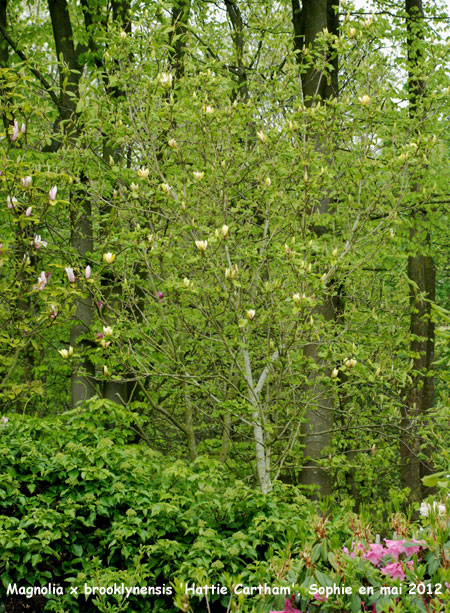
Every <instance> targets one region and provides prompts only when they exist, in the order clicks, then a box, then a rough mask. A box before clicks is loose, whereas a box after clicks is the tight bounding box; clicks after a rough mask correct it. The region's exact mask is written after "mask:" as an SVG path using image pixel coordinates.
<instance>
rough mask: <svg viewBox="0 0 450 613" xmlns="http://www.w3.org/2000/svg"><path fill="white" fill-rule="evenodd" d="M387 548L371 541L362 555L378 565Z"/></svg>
mask: <svg viewBox="0 0 450 613" xmlns="http://www.w3.org/2000/svg"><path fill="white" fill-rule="evenodd" d="M386 553H387V550H386V549H385V548H384V547H383V545H381V544H380V543H371V544H370V545H369V549H368V550H367V551H365V552H364V553H363V555H362V557H363V558H364V559H365V560H368V561H369V562H370V563H371V564H373V565H374V566H378V564H379V563H380V562H381V560H382V558H383V556H385V555H386Z"/></svg>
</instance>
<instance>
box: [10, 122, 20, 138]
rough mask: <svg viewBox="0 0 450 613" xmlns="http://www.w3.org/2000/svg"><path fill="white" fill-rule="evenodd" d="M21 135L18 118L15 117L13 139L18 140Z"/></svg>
mask: <svg viewBox="0 0 450 613" xmlns="http://www.w3.org/2000/svg"><path fill="white" fill-rule="evenodd" d="M18 136H19V124H18V123H17V119H14V124H13V130H12V135H11V140H12V141H15V140H17V137H18Z"/></svg>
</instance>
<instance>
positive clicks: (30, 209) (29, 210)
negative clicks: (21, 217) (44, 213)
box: [25, 206, 33, 217]
mask: <svg viewBox="0 0 450 613" xmlns="http://www.w3.org/2000/svg"><path fill="white" fill-rule="evenodd" d="M32 210H33V207H32V206H29V207H28V208H27V210H26V211H25V217H29V216H30V215H31V212H32Z"/></svg>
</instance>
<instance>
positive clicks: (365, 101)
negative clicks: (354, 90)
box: [358, 94, 370, 106]
mask: <svg viewBox="0 0 450 613" xmlns="http://www.w3.org/2000/svg"><path fill="white" fill-rule="evenodd" d="M358 100H359V102H360V103H361V104H362V105H363V106H366V105H367V104H369V102H370V96H368V95H367V94H364V96H360V97H359V98H358Z"/></svg>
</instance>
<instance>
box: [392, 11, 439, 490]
mask: <svg viewBox="0 0 450 613" xmlns="http://www.w3.org/2000/svg"><path fill="white" fill-rule="evenodd" d="M405 8H406V13H407V22H406V27H407V45H408V65H409V74H408V90H409V116H410V119H411V121H412V122H414V123H416V124H418V125H416V127H415V131H416V132H418V131H419V125H420V116H419V113H420V110H419V104H420V100H421V98H422V97H423V94H424V91H425V83H424V80H423V78H422V76H421V72H420V71H421V67H420V65H421V57H422V54H421V49H420V43H421V42H422V40H423V36H424V13H423V6H422V0H405ZM420 189H421V186H420V185H419V184H418V183H417V180H416V184H415V185H413V187H412V191H413V192H417V191H419V190H420ZM426 222H427V213H426V211H425V210H418V211H417V210H414V211H413V213H412V227H411V231H410V237H411V246H412V248H413V249H415V250H416V253H414V254H413V255H410V256H409V258H408V279H409V281H410V308H411V319H410V333H411V341H410V353H411V355H412V357H413V370H412V383H411V385H410V386H409V388H408V389H407V390H406V397H405V402H404V404H403V407H402V423H401V425H402V432H401V443H400V452H401V458H402V466H401V482H402V486H403V487H408V488H410V490H411V494H410V499H411V501H419V500H421V499H422V498H423V495H424V492H423V486H422V481H421V477H422V476H424V475H425V474H427V473H428V472H430V470H431V467H430V466H428V465H426V464H424V463H422V462H421V460H420V457H419V454H420V446H421V442H422V441H421V439H420V436H419V434H418V430H419V428H420V425H421V424H420V422H421V420H422V418H423V417H424V416H425V415H426V413H427V411H428V410H429V409H430V408H431V407H432V406H433V404H434V377H433V374H432V370H431V369H432V363H433V359H434V324H433V321H432V313H431V303H432V302H434V300H435V299H436V271H435V265H434V261H433V258H432V257H431V256H430V255H429V251H430V249H429V247H430V235H429V233H428V231H426V232H424V230H423V228H424V226H425V225H426Z"/></svg>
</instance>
